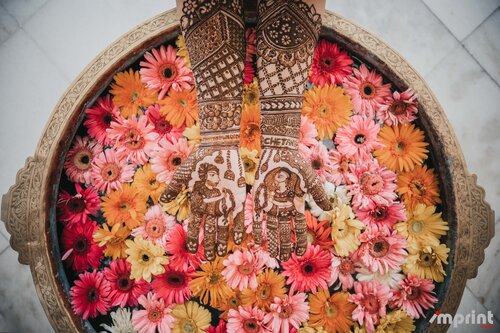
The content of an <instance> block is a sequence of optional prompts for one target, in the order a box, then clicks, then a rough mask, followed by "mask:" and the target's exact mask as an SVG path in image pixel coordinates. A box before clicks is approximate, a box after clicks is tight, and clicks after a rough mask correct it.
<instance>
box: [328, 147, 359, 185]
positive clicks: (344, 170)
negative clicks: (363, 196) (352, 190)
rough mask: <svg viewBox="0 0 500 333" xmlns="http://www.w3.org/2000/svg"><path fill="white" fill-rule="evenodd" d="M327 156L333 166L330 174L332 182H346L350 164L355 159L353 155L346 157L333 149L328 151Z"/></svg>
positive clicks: (336, 183) (337, 183) (339, 183)
mask: <svg viewBox="0 0 500 333" xmlns="http://www.w3.org/2000/svg"><path fill="white" fill-rule="evenodd" d="M328 157H329V158H330V164H331V165H332V167H333V173H332V175H331V176H332V182H333V183H334V184H335V185H336V186H339V185H341V184H346V183H347V176H348V175H349V170H350V166H351V165H352V164H354V162H355V159H354V158H353V157H347V156H346V155H345V154H341V153H340V152H339V151H338V150H334V149H331V150H330V151H329V152H328Z"/></svg>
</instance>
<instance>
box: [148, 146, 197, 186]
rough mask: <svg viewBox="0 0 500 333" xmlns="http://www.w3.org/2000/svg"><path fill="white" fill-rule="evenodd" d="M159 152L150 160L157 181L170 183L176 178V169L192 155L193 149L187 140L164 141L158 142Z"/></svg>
mask: <svg viewBox="0 0 500 333" xmlns="http://www.w3.org/2000/svg"><path fill="white" fill-rule="evenodd" d="M157 149H158V150H157V151H156V153H155V155H154V157H153V158H152V159H151V160H150V162H151V166H152V168H151V169H152V170H153V171H154V172H155V173H156V179H158V181H160V182H162V183H169V182H170V181H171V180H172V177H173V176H174V173H175V169H177V167H178V166H179V165H181V164H182V162H184V161H185V160H186V159H187V157H188V156H189V154H190V153H191V150H192V147H191V146H190V145H189V144H188V143H187V141H186V139H179V140H176V139H175V138H172V141H169V140H166V139H162V140H160V142H158V148H157Z"/></svg>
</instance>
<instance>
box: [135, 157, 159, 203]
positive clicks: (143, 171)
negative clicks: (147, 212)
mask: <svg viewBox="0 0 500 333" xmlns="http://www.w3.org/2000/svg"><path fill="white" fill-rule="evenodd" d="M132 187H134V188H135V189H136V190H137V192H139V194H140V195H141V196H142V197H146V198H147V197H148V196H149V197H150V198H151V200H153V202H154V203H155V204H157V203H158V198H159V197H160V195H161V194H162V193H163V192H165V189H166V187H167V185H166V184H164V183H160V182H159V181H158V180H157V179H156V173H154V171H153V169H152V167H151V164H149V163H146V164H144V165H143V166H142V167H141V168H139V169H137V171H136V172H135V175H134V181H133V182H132Z"/></svg>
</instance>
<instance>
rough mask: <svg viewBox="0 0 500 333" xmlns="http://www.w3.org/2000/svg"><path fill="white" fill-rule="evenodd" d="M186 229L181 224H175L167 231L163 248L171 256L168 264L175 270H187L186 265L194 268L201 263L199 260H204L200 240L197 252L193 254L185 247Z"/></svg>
mask: <svg viewBox="0 0 500 333" xmlns="http://www.w3.org/2000/svg"><path fill="white" fill-rule="evenodd" d="M186 236H187V234H186V231H184V229H183V228H182V225H181V224H177V225H176V226H175V227H174V228H173V229H172V230H171V231H170V233H169V235H168V240H167V242H166V243H165V250H167V252H168V253H170V254H171V255H172V256H171V257H170V258H169V259H170V266H171V267H172V268H174V269H177V270H187V269H188V266H191V267H192V268H194V269H196V268H198V266H200V265H201V260H205V256H204V254H203V253H204V248H203V245H202V242H200V246H199V247H198V252H197V253H195V254H193V253H191V252H189V251H188V250H187V248H186Z"/></svg>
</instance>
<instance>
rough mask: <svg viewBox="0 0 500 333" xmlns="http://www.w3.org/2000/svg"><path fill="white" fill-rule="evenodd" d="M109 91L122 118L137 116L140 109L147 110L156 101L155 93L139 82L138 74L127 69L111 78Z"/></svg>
mask: <svg viewBox="0 0 500 333" xmlns="http://www.w3.org/2000/svg"><path fill="white" fill-rule="evenodd" d="M113 80H114V81H115V82H114V83H112V84H111V90H110V91H109V92H110V93H111V94H112V95H113V103H114V104H115V105H116V106H118V107H119V108H120V114H121V116H122V117H125V118H130V117H132V116H135V115H137V114H138V113H139V112H140V110H141V108H147V107H148V106H150V105H151V104H153V103H155V102H156V101H157V99H158V96H157V95H156V92H155V91H154V90H150V89H148V88H146V86H145V85H144V83H142V82H141V78H140V76H139V72H137V71H134V70H133V69H129V71H128V72H127V71H125V72H121V73H118V74H116V75H115V76H114V77H113Z"/></svg>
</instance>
